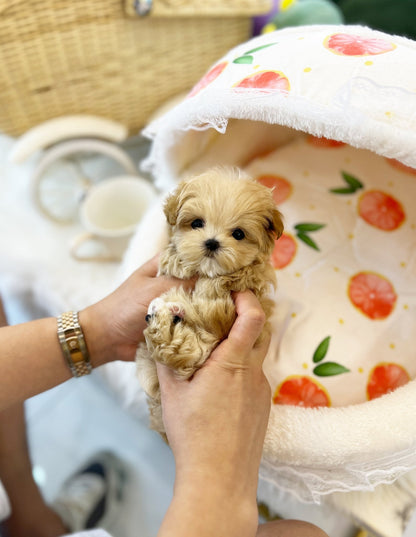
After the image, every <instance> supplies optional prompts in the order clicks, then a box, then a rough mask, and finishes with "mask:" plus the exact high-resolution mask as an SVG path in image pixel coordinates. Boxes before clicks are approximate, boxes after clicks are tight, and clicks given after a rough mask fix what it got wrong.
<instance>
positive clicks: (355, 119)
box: [125, 26, 416, 501]
mask: <svg viewBox="0 0 416 537" xmlns="http://www.w3.org/2000/svg"><path fill="white" fill-rule="evenodd" d="M338 34H343V35H347V38H346V40H347V41H348V40H349V38H351V40H352V41H354V42H355V43H356V44H357V43H358V45H360V43H361V44H364V48H362V47H361V48H360V46H358V49H356V50H353V51H352V52H353V54H352V55H345V54H344V55H343V54H342V53H340V52H339V51H334V50H329V48H328V43H329V40H330V37H331V36H333V35H338ZM342 40H343V39H341V41H342ZM335 41H336V40H335ZM264 45H270V46H269V47H267V48H260V47H263V46H264ZM341 48H342V47H341ZM357 51H358V53H357ZM350 52H351V50H350ZM250 55H251V56H252V57H253V61H252V62H251V63H250V61H249V59H248V58H247V56H250ZM244 56H245V57H246V58H245V61H243V62H237V63H236V62H235V60H236V59H237V58H242V57H244ZM221 64H225V67H224V68H223V69H222V71H221V72H220V74H219V75H218V76H217V77H216V78H213V77H212V76H211V77H209V81H208V82H209V83H208V84H207V85H206V86H205V87H202V86H199V91H198V92H197V93H196V94H194V95H193V96H191V97H189V98H187V99H186V100H185V101H184V102H183V103H181V104H180V105H179V106H177V107H175V108H174V109H173V110H172V111H170V112H168V113H167V114H166V115H165V116H163V117H162V118H160V119H158V120H156V121H155V122H154V123H153V124H151V125H150V126H149V127H148V128H147V129H146V131H145V133H146V134H147V135H148V136H149V137H150V138H152V139H153V145H152V150H151V153H150V155H149V158H148V159H147V162H146V163H145V166H146V168H147V169H148V170H151V171H152V173H153V174H154V176H155V178H156V181H157V184H158V186H159V187H161V188H162V189H166V190H167V189H170V188H172V187H173V186H174V185H175V184H176V182H177V181H178V179H179V178H180V177H181V176H182V175H183V174H185V173H187V172H188V171H195V170H198V171H199V170H200V169H203V168H205V167H207V166H208V165H212V164H236V165H240V166H244V165H245V164H247V162H249V161H250V160H251V159H252V158H253V156H255V155H256V154H259V153H260V149H262V148H263V150H264V151H267V150H270V149H272V148H275V147H276V143H275V142H276V139H278V140H279V141H280V142H281V144H283V143H285V142H287V141H288V140H290V139H292V138H294V137H295V136H296V135H295V134H294V131H293V130H290V129H294V130H297V131H303V132H306V133H309V134H312V135H314V136H319V137H326V138H330V139H334V140H338V141H341V142H345V143H347V144H349V145H351V146H353V147H358V148H362V149H368V150H371V151H373V152H374V153H377V154H379V155H382V156H384V157H389V158H394V159H397V160H399V161H400V162H402V163H404V164H406V165H408V166H413V167H416V153H415V152H414V147H415V144H416V94H415V93H414V90H415V88H416V71H415V70H414V69H413V68H412V66H413V65H415V64H416V44H415V43H414V42H412V41H410V40H407V39H405V38H401V37H396V36H389V35H387V34H383V33H381V32H377V31H373V30H370V29H368V28H363V27H358V26H348V27H346V26H311V27H297V28H288V29H285V30H281V31H278V32H275V33H271V34H266V35H264V36H260V37H258V38H255V39H253V40H251V41H249V42H248V43H244V44H242V45H240V46H238V47H236V48H235V49H233V50H231V51H230V52H229V53H228V54H227V55H226V56H225V57H224V58H222V59H221V60H219V61H218V62H217V64H216V68H217V72H218V71H219V68H218V66H221ZM267 70H270V71H277V72H279V73H281V74H283V75H284V76H285V77H286V78H287V80H288V81H289V82H290V90H287V89H286V91H279V90H277V91H274V90H270V89H267V88H266V89H264V88H263V89H259V88H258V89H256V88H251V89H236V88H235V85H236V84H238V83H239V81H241V80H242V79H243V78H245V77H249V76H250V75H254V74H255V73H260V72H262V71H267ZM205 82H207V79H206V80H205ZM197 90H198V88H197ZM236 120H239V121H236ZM273 125H280V126H284V127H287V128H288V129H286V131H284V129H282V128H280V130H279V128H278V127H275V128H273ZM271 133H273V134H272V135H271ZM250 134H251V135H250ZM272 138H274V139H272ZM144 234H145V232H144V230H140V231H138V235H137V236H139V235H140V236H143V235H144ZM136 238H137V237H136ZM136 238H135V239H134V240H136ZM132 245H133V243H132ZM132 258H134V252H133V250H130V252H128V255H127V256H126V259H125V263H126V265H125V267H128V264H129V261H131V259H132ZM323 322H324V321H323ZM300 344H301V342H300ZM415 415H416V383H415V381H412V382H410V383H409V384H408V385H406V386H404V387H402V388H399V389H397V390H396V391H395V392H393V393H391V394H388V395H385V396H383V397H381V398H379V399H376V400H373V401H370V402H366V403H362V404H357V405H351V406H342V407H339V408H319V409H309V408H300V407H292V406H280V405H279V406H274V407H273V408H272V412H271V416H270V423H269V428H268V433H267V437H266V441H265V446H264V456H263V462H262V466H261V475H262V479H263V480H267V481H270V482H271V483H272V484H273V485H274V486H277V487H282V488H287V489H290V490H291V491H292V492H295V493H297V495H298V496H299V497H300V498H302V499H304V500H315V501H318V500H319V497H320V496H321V495H323V494H328V493H331V492H334V491H351V490H363V489H371V488H372V487H373V486H375V485H377V484H379V483H388V482H391V481H393V480H394V479H396V478H397V477H398V476H399V475H401V474H402V473H405V472H407V471H408V470H410V469H412V468H413V467H415V466H416V420H415V419H414V416H415Z"/></svg>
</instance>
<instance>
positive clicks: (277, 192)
mask: <svg viewBox="0 0 416 537" xmlns="http://www.w3.org/2000/svg"><path fill="white" fill-rule="evenodd" d="M257 181H258V182H259V183H261V184H262V185H264V186H267V188H274V190H273V199H274V201H275V202H276V205H279V204H280V203H283V202H284V201H286V200H287V198H289V197H290V195H291V194H292V185H291V184H290V183H289V181H288V180H287V179H285V178H284V177H280V176H279V175H271V174H270V175H260V176H259V177H257Z"/></svg>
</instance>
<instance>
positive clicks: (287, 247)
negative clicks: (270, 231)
mask: <svg viewBox="0 0 416 537" xmlns="http://www.w3.org/2000/svg"><path fill="white" fill-rule="evenodd" d="M296 250H297V245H296V241H295V239H294V238H293V237H292V236H291V235H289V234H288V233H283V234H282V235H281V236H280V237H279V238H278V239H277V240H276V241H275V243H274V250H273V253H272V257H271V261H272V265H273V267H274V268H275V269H282V268H285V267H287V266H288V265H289V264H290V263H291V262H292V261H293V258H294V257H295V255H296Z"/></svg>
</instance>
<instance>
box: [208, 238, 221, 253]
mask: <svg viewBox="0 0 416 537" xmlns="http://www.w3.org/2000/svg"><path fill="white" fill-rule="evenodd" d="M219 247H220V243H219V242H218V241H217V240H216V239H208V240H207V241H205V248H206V249H207V250H209V251H210V252H215V250H218V248H219Z"/></svg>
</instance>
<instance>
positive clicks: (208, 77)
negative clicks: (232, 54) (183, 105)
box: [188, 62, 228, 97]
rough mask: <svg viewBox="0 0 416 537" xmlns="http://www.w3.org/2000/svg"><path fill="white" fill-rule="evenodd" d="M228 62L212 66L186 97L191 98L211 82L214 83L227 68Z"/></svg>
mask: <svg viewBox="0 0 416 537" xmlns="http://www.w3.org/2000/svg"><path fill="white" fill-rule="evenodd" d="M227 65H228V62H221V63H217V65H214V67H213V68H212V69H210V70H209V71H208V73H206V74H205V75H204V76H203V77H202V78H201V80H200V81H199V82H197V83H196V84H195V86H194V87H193V88H192V90H191V91H190V93H189V94H188V97H193V96H194V95H196V94H197V93H199V92H200V91H201V90H203V89H204V88H206V87H207V86H208V85H209V84H211V82H214V80H215V79H216V78H218V77H219V76H220V74H221V73H222V72H223V71H224V69H225V68H226V67H227Z"/></svg>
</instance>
